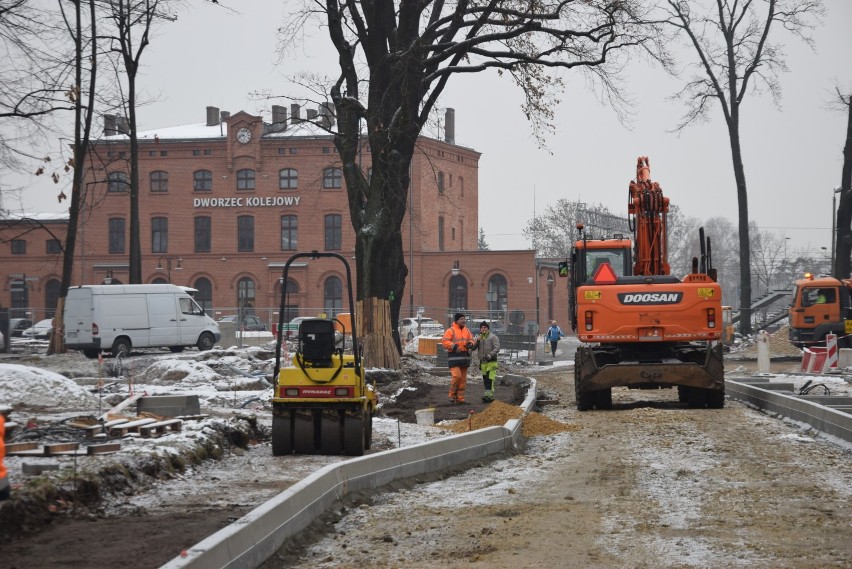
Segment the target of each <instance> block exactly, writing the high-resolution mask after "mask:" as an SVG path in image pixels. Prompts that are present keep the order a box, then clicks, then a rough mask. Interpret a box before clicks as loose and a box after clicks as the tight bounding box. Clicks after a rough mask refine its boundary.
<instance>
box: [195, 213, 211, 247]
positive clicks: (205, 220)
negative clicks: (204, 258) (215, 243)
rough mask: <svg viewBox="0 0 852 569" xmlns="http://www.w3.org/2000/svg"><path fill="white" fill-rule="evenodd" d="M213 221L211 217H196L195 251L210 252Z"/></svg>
mask: <svg viewBox="0 0 852 569" xmlns="http://www.w3.org/2000/svg"><path fill="white" fill-rule="evenodd" d="M210 229H211V221H210V218H209V217H196V218H195V252H196V253H209V252H210V235H211V232H210Z"/></svg>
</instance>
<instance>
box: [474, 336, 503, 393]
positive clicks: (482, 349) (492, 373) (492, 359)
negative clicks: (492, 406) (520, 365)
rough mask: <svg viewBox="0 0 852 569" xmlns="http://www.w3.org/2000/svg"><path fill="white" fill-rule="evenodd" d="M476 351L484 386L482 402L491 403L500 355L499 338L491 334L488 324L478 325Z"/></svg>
mask: <svg viewBox="0 0 852 569" xmlns="http://www.w3.org/2000/svg"><path fill="white" fill-rule="evenodd" d="M476 350H477V354H478V355H479V371H481V372H482V381H483V383H484V384H485V392H484V393H483V395H482V402H483V403H491V402H492V401H494V381H495V380H496V379H497V354H499V353H500V338H498V337H497V335H496V334H493V333H491V326H489V324H488V322H483V323H482V324H480V325H479V337H478V338H477V339H476Z"/></svg>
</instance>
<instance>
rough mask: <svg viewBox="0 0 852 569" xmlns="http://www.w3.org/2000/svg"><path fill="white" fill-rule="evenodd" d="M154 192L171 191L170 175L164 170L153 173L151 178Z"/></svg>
mask: <svg viewBox="0 0 852 569" xmlns="http://www.w3.org/2000/svg"><path fill="white" fill-rule="evenodd" d="M150 182H151V191H152V192H168V191H169V173H168V172H164V171H162V170H156V171H154V172H151V176H150Z"/></svg>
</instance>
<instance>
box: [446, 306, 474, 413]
mask: <svg viewBox="0 0 852 569" xmlns="http://www.w3.org/2000/svg"><path fill="white" fill-rule="evenodd" d="M466 321H467V320H466V318H465V316H464V314H462V313H461V312H458V313H456V315H455V316H453V324H452V326H450V327H449V328H447V330H446V332H444V337H443V338H442V339H441V345H442V346H444V348H445V349H446V350H447V367H449V368H450V376H451V377H452V379H451V380H450V393H449V398H450V403H464V390H465V386H466V385H467V368H468V367H469V366H470V352H471V350H472V349H473V348H474V346H475V345H476V343H475V342H474V341H473V334H471V333H470V330H469V329H468V328H467V327H466V326H465V322H466Z"/></svg>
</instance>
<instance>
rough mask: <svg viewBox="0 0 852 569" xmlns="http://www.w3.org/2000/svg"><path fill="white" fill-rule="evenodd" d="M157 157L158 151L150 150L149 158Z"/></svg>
mask: <svg viewBox="0 0 852 569" xmlns="http://www.w3.org/2000/svg"><path fill="white" fill-rule="evenodd" d="M156 155H157V151H156V150H149V151H148V156H156Z"/></svg>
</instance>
